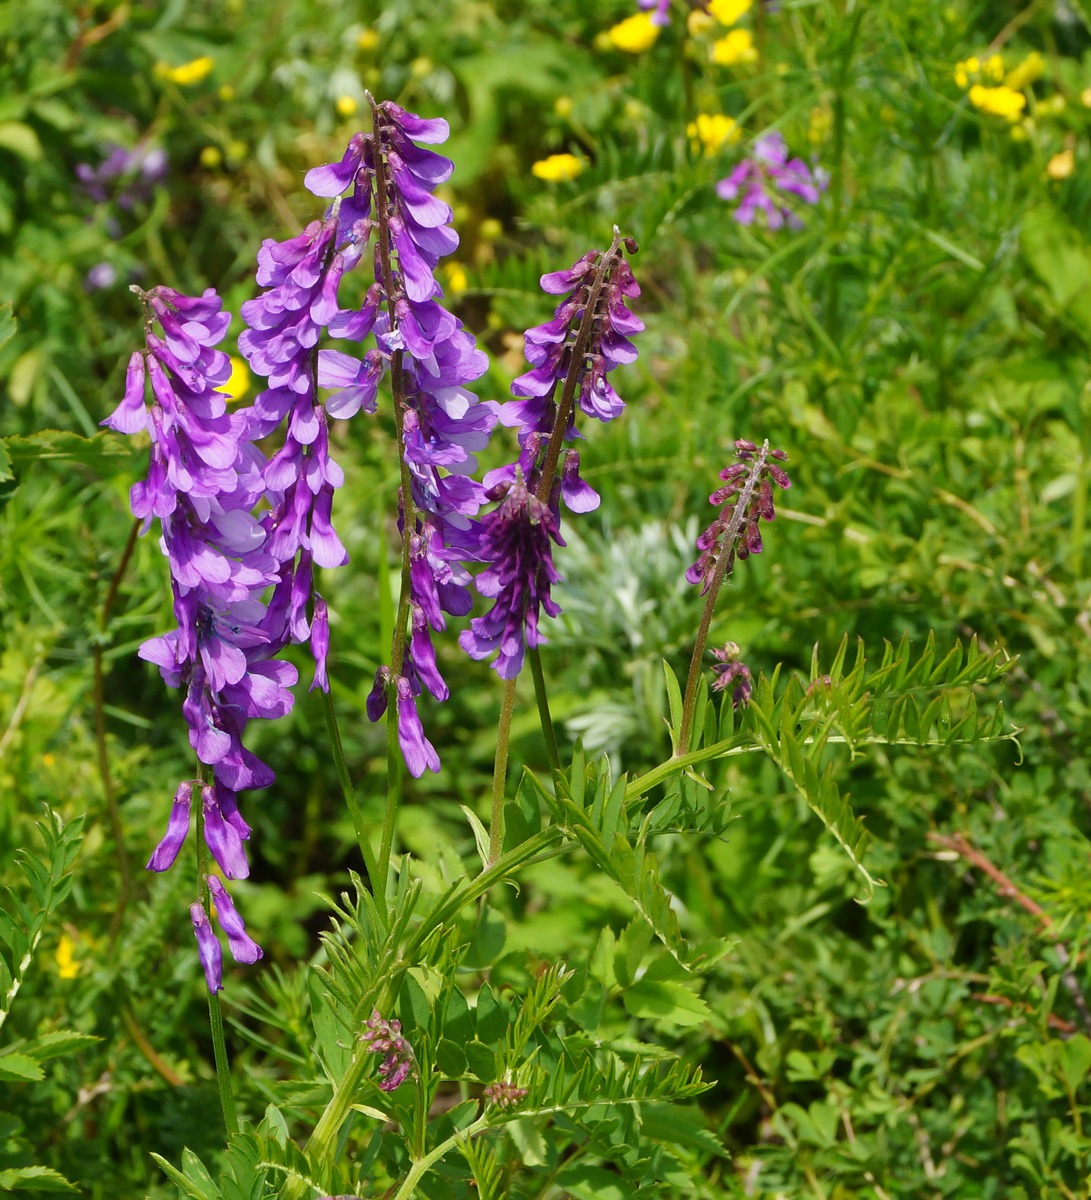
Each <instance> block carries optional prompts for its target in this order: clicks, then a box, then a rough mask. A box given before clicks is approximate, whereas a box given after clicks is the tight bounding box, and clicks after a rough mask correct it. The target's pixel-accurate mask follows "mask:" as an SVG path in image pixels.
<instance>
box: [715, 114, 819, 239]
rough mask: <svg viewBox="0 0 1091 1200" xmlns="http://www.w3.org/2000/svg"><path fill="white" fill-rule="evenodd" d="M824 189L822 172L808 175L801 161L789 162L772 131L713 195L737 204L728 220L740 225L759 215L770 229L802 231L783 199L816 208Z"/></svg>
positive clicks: (781, 139)
mask: <svg viewBox="0 0 1091 1200" xmlns="http://www.w3.org/2000/svg"><path fill="white" fill-rule="evenodd" d="M825 187H826V175H825V172H824V171H822V169H821V168H816V169H815V170H813V171H812V170H811V168H810V167H809V166H807V164H806V163H805V162H804V161H803V160H802V159H801V158H789V157H788V147H787V145H786V144H785V141H784V137H783V135H782V134H781V133H780V132H779V131H777V130H774V131H773V132H772V133H767V134H765V135H764V136H762V137H760V138H758V139H757V141H756V142H755V143H754V149H753V151H752V153H751V155H750V157H749V158H745V159H743V161H742V162H741V163H739V164H738V166H737V167H735V169H734V170H733V171H732V172H731V174H730V175H728V176H727V178H726V179H721V180H720V182H719V183H718V184H717V185H716V194H717V195H718V196H720V198H721V199H723V200H738V204H737V205H736V207H735V211H734V212H733V213H732V216H734V218H735V220H736V221H738V222H739V224H740V225H750V224H753V221H754V217H755V216H756V215H757V213H758V212H759V211H760V212H763V213H764V214H765V219H766V222H767V224H768V226H769V228H770V229H781V228H782V227H783V226H784V225H787V226H788V227H789V228H790V229H802V228H803V220H802V218H801V217H800V216H799V214H798V213H796V212H795V210H794V209H793V208H792V207H791V206H790V205H789V204H788V202H787V199H786V197H787V196H789V195H791V196H796V197H798V198H799V199H800V200H803V201H804V203H806V204H817V203H818V198H819V196H820V195H821V193H822V192H823V191H824V190H825Z"/></svg>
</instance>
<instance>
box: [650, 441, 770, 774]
mask: <svg viewBox="0 0 1091 1200" xmlns="http://www.w3.org/2000/svg"><path fill="white" fill-rule="evenodd" d="M768 456H769V442H768V440H766V442H765V443H764V445H763V446H762V447H761V449H760V450H759V451H758V452H757V457H756V458H755V459H754V461H753V464H752V465H751V467H750V471H749V473H748V474H747V476H746V482H745V483H744V484H743V486H742V488H741V489H740V491H739V492H738V493H737V494H736V496H735V506H734V509H733V511H732V513H731V520H730V521H729V522H728V525H727V529H726V530H725V532H724V533H723V534H722V535H721V537H720V550H719V557H718V558H717V560H716V567H715V569H714V571H713V572H712V579H711V580H710V581H709V585H708V591H707V592H706V594H705V607H704V611H703V612H702V613H701V623H700V625H698V627H697V640H696V641H695V642H694V643H693V655H692V657H691V658H690V660H689V675H688V677H687V679H686V695H685V699H684V700H683V702H682V723H681V725H680V727H679V729H678V745H677V746H676V747H675V750H674V755H675V757H676V758H680V757H682V755H684V754H688V753H689V739H690V734H691V733H692V730H693V710H694V708H695V707H696V705H697V685H698V684H699V683H700V681H701V669H702V666H703V660H704V656H705V645H706V643H707V642H708V631H709V628H710V627H711V625H712V613H713V610H714V609H715V607H716V597H717V596H718V595H719V592H720V585H721V584H722V583H723V581H724V579H725V578H726V577H727V574H728V572H729V571H730V570H731V568H732V566H733V565H734V563H735V543H736V541H738V537H739V534H740V532H741V531H742V527H743V523H744V522H745V520H746V513H747V509H748V508H749V506H750V500H751V498H752V497H753V495H754V488H755V487H757V485H758V480H759V479H760V478H761V473H762V469H763V468H764V467H765V460H766V458H767V457H768Z"/></svg>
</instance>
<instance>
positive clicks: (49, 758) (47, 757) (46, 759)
mask: <svg viewBox="0 0 1091 1200" xmlns="http://www.w3.org/2000/svg"><path fill="white" fill-rule="evenodd" d="M56 761H57V759H56V757H55V756H54V755H52V754H50V753H49V751H48V750H47V751H46V752H45V754H43V755H42V766H43V767H51V766H53V764H54V763H55V762H56Z"/></svg>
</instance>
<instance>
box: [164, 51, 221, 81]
mask: <svg viewBox="0 0 1091 1200" xmlns="http://www.w3.org/2000/svg"><path fill="white" fill-rule="evenodd" d="M212 67H213V62H212V59H211V58H209V57H208V55H207V54H205V55H202V56H201V57H200V58H195V59H194V60H193V61H192V62H188V63H182V65H181V66H180V67H170V68H168V70H167V71H166V76H167V78H168V79H169V80H171V82H172V83H177V84H178V85H179V86H180V87H187V86H188V85H189V84H191V83H200V82H201V80H202V79H204V78H205V77H206V76H207V75H208V74H209V72H210V71H211V70H212Z"/></svg>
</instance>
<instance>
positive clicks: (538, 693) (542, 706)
mask: <svg viewBox="0 0 1091 1200" xmlns="http://www.w3.org/2000/svg"><path fill="white" fill-rule="evenodd" d="M527 653H528V654H529V656H530V673H531V675H533V677H534V698H535V700H536V701H537V702H538V716H539V717H540V718H541V721H542V733H543V735H544V736H545V742H546V754H547V755H548V756H549V765H550V766H551V767H552V768H553V769H554V770H555V771H559V770H560V769H561V755H560V752H559V751H558V749H557V734H556V733H555V732H554V729H553V718H552V717H551V716H550V715H549V696H548V695H547V694H546V685H545V675H544V674H543V673H542V652H541V651H540V650H539V649H538V647H537V646H528V647H527Z"/></svg>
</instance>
